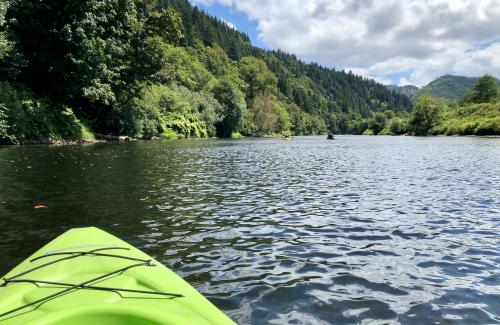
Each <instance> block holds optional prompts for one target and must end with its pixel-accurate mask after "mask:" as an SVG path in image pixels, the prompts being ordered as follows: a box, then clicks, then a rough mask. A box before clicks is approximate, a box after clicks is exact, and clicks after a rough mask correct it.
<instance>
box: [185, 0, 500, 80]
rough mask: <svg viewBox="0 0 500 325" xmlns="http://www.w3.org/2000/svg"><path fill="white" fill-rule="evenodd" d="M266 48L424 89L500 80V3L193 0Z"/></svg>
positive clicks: (490, 0) (455, 0) (451, 0)
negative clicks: (466, 80)
mask: <svg viewBox="0 0 500 325" xmlns="http://www.w3.org/2000/svg"><path fill="white" fill-rule="evenodd" d="M190 1H191V3H193V4H195V5H197V6H198V7H199V8H200V9H202V10H204V11H206V12H207V13H208V14H210V15H212V16H216V17H219V18H221V19H223V20H225V21H227V22H229V23H231V24H233V25H234V26H236V28H237V29H238V30H240V31H242V32H244V33H246V34H247V35H249V37H250V39H251V40H252V43H253V44H254V45H256V46H258V47H261V48H265V49H281V50H284V51H286V52H289V53H293V54H295V55H297V57H299V58H300V59H302V60H303V61H305V62H311V61H314V62H317V63H319V64H322V65H324V66H327V67H334V68H336V69H345V70H351V71H353V72H354V73H356V74H358V75H361V76H364V77H366V78H372V79H375V80H377V81H379V82H381V83H384V84H398V85H405V84H414V85H417V86H424V85H426V84H427V83H429V82H430V81H432V80H434V79H435V78H437V77H439V76H442V75H444V74H448V73H451V74H456V75H465V76H479V75H482V74H485V73H489V74H492V75H494V76H496V77H500V1H499V0H482V1H475V0H433V1H427V0H413V1H411V2H408V1H405V0H384V1H370V0H367V1H363V2H360V1H358V0H287V1H286V3H285V2H284V1H282V0H190Z"/></svg>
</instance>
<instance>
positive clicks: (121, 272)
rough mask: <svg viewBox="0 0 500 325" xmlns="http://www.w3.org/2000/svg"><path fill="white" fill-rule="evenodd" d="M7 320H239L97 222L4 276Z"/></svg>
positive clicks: (2, 320)
mask: <svg viewBox="0 0 500 325" xmlns="http://www.w3.org/2000/svg"><path fill="white" fill-rule="evenodd" d="M3 324H29V325H32V324H37V325H49V324H50V325H56V324H57V325H59V324H71V325H80V324H109V325H115V324H122V325H124V324H148V325H149V324H200V325H202V324H234V323H233V322H232V321H231V319H229V318H228V317H227V316H226V315H225V314H224V313H223V312H221V311H220V310H219V309H217V308H216V307H215V306H214V305H212V304H211V303H210V302H209V301H208V300H207V299H206V298H205V297H203V296H202V295H201V294H200V293H199V292H198V291H196V290H195V289H194V288H193V287H191V286H190V285H189V284H188V283H187V282H185V281H184V280H183V279H181V278H180V277H179V276H177V275H176V274H175V273H174V272H172V271H170V270H169V269H168V268H166V267H165V266H163V265H162V264H161V263H159V262H157V261H155V260H154V259H153V258H151V257H150V256H148V255H146V254H145V253H143V252H141V251H140V250H138V249H137V248H135V247H133V246H131V245H129V244H127V243H125V242H124V241H122V240H120V239H118V238H116V237H114V236H112V235H110V234H108V233H107V232H105V231H102V230H100V229H97V228H78V229H72V230H69V231H67V232H66V233H64V234H62V235H61V236H59V237H57V238H56V239H54V240H53V241H51V242H50V243H48V244H47V245H45V246H44V247H43V248H41V249H40V250H39V251H37V252H36V253H35V254H33V255H32V256H31V257H29V258H28V259H26V260H25V261H24V262H22V263H21V264H19V265H18V266H17V267H15V268H14V269H13V270H12V271H11V272H9V273H8V274H6V275H5V276H4V277H3V279H2V280H0V325H3Z"/></svg>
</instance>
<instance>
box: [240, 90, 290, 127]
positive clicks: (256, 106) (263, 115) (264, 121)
mask: <svg viewBox="0 0 500 325" xmlns="http://www.w3.org/2000/svg"><path fill="white" fill-rule="evenodd" d="M250 113H251V116H252V121H253V130H252V131H253V132H252V133H253V134H255V135H258V136H263V135H266V134H274V133H283V132H285V131H288V130H289V129H290V117H289V115H288V113H287V112H286V110H285V109H284V108H283V106H282V105H281V104H280V103H279V102H278V100H277V99H276V96H274V95H273V94H272V93H271V92H269V91H264V92H260V93H258V94H257V96H256V97H255V99H254V101H253V104H252V106H251V107H250Z"/></svg>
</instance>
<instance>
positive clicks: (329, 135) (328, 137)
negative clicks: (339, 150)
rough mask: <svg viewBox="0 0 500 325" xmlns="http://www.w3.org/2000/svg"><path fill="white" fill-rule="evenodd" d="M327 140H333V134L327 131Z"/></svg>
mask: <svg viewBox="0 0 500 325" xmlns="http://www.w3.org/2000/svg"><path fill="white" fill-rule="evenodd" d="M326 139H327V140H335V136H334V135H333V133H332V132H329V133H328V135H327V136H326Z"/></svg>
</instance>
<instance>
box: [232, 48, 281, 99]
mask: <svg viewBox="0 0 500 325" xmlns="http://www.w3.org/2000/svg"><path fill="white" fill-rule="evenodd" d="M239 72H240V75H241V76H242V78H243V80H244V81H245V82H246V83H247V84H248V89H247V99H248V103H250V102H251V101H252V100H253V99H254V98H255V96H256V95H257V93H259V92H261V93H263V92H266V91H275V89H276V83H277V79H276V76H275V75H274V73H272V72H271V71H270V70H269V69H268V67H267V65H266V63H265V62H264V61H262V60H259V59H257V58H255V57H251V56H246V57H243V58H241V60H240V62H239Z"/></svg>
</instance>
